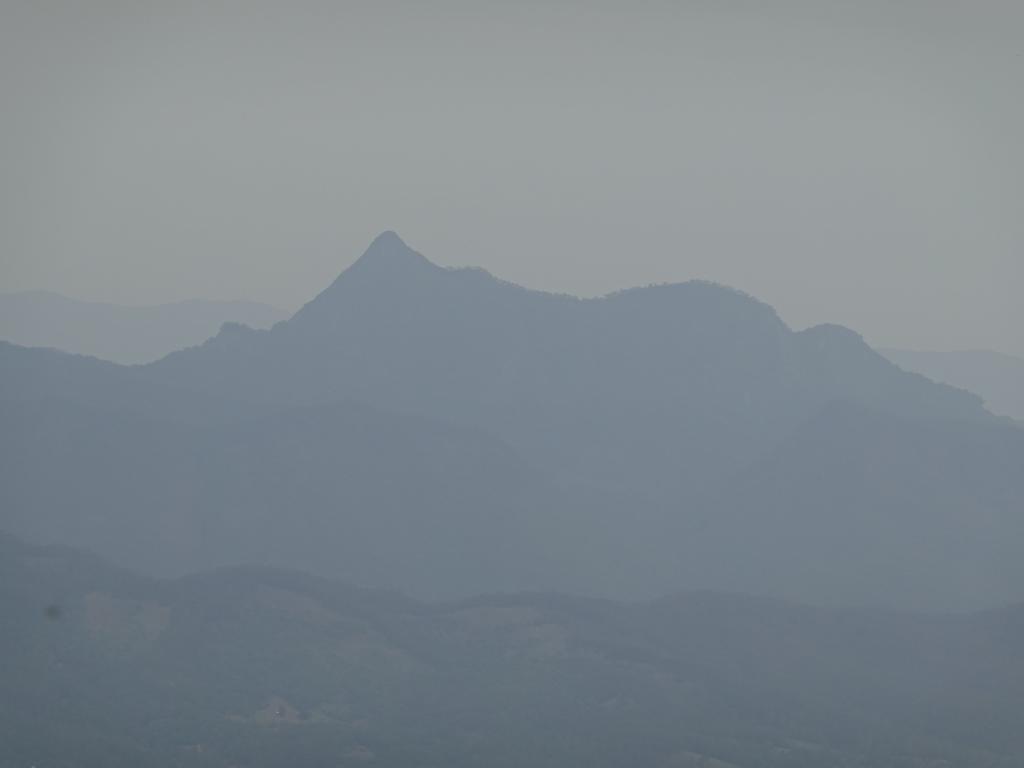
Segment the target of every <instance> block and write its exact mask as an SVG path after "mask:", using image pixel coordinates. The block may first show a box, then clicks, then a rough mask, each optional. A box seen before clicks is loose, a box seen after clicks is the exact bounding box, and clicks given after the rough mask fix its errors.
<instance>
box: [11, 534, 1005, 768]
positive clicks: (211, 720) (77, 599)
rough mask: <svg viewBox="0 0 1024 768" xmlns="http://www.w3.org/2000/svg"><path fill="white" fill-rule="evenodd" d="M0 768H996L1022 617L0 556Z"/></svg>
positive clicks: (37, 554)
mask: <svg viewBox="0 0 1024 768" xmlns="http://www.w3.org/2000/svg"><path fill="white" fill-rule="evenodd" d="M0 614H2V616H3V619H4V621H3V623H2V625H0V626H2V628H0V679H2V680H3V694H4V695H3V696H0V745H2V748H0V768H23V767H24V766H38V767H39V768H53V767H55V766H72V765H73V766H76V767H79V768H121V767H122V766H123V767H124V768H129V767H131V768H136V767H137V766H146V767H147V768H162V767H163V766H166V767H167V768H170V767H171V766H174V767H175V768H192V767H196V768H205V767H207V766H225V765H239V766H241V765H245V766H249V767H250V768H262V767H266V768H271V767H273V768H277V767H278V766H283V765H295V766H309V767H310V768H320V767H321V766H356V765H374V766H381V767H382V768H405V767H406V766H422V767H423V768H441V767H442V766H444V768H463V767H465V768H468V767H469V766H492V767H494V768H518V767H519V766H524V765H531V766H533V765H537V766H583V765H586V766H593V768H603V767H608V768H611V767H612V766H616V767H618V766H623V765H643V766H665V767H666V768H669V767H671V768H738V766H755V765H756V766H763V767H764V768H782V767H783V766H784V767H785V768H793V767H794V766H797V767H806V768H817V767H818V766H825V765H827V766H837V767H838V768H854V767H856V768H861V767H862V766H872V767H873V768H925V767H927V768H937V767H938V766H954V765H955V766H965V767H970V768H975V767H976V768H1016V767H1017V766H1019V765H1020V756H1021V755H1022V754H1024V706H1022V704H1024V677H1022V675H1021V670H1022V669H1024V609H1022V608H1020V607H1008V608H1003V609H1000V610H998V611H990V612H984V613H977V614H971V615H963V616H950V615H925V614H898V613H893V612H889V611H876V610H863V609H856V610H850V609H848V610H837V609H831V608H812V607H806V606H801V605H797V604H792V603H786V602H779V601H774V600H766V599H758V598H750V597H740V596H734V595H724V594H713V593H688V594H680V595H676V596H672V597H668V598H665V599H662V600H658V601H655V602H648V603H615V602H609V601H601V600H584V599H579V598H569V597H564V596H558V595H544V594H528V595H503V596H480V597H476V598H474V599H472V600H467V601H461V602H456V603H444V604H424V603H418V602H414V601H412V600H408V599H406V598H404V597H402V596H400V595H397V594H394V593H384V592H372V591H364V590H357V589H353V588H351V587H346V586H343V585H340V584H337V583H332V582H329V581H324V580H321V579H316V578H312V577H309V576H306V575H303V574H300V573H296V572H282V571H274V570H269V569H262V568H244V569H230V570H221V571H217V572H214V573H207V574H201V575H195V576H191V577H188V578H185V579H180V580H176V581H154V580H151V579H148V578H144V577H140V576H136V575H134V574H132V573H128V572H125V571H121V570H116V569H113V568H111V567H110V566H108V565H106V564H104V563H103V562H101V561H99V560H97V559H96V558H94V557H92V556H87V555H84V554H81V553H78V552H73V551H66V550H63V549H57V548H41V547H30V546H27V545H25V544H23V543H20V542H18V541H16V540H14V539H11V538H9V537H2V536H0Z"/></svg>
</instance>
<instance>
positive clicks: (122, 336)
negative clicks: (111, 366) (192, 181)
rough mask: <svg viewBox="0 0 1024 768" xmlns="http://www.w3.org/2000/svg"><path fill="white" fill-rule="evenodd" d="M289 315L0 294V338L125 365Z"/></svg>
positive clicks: (258, 309) (237, 306)
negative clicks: (229, 326)
mask: <svg viewBox="0 0 1024 768" xmlns="http://www.w3.org/2000/svg"><path fill="white" fill-rule="evenodd" d="M287 316H288V314H287V313H286V312H284V311H282V310H280V309H277V308H275V307H271V306H268V305H267V304H259V303H256V302H252V301H201V300H190V301H180V302H175V303H173V304H160V305H158V306H151V307H125V306H119V305H116V304H102V303H98V302H91V301H79V300H77V299H70V298H68V297H66V296H61V295H60V294H57V293H49V292H46V291H26V292H23V293H4V294H0V339H3V340H5V341H9V342H12V343H14V344H20V345H22V346H26V347H48V348H52V349H59V350H61V351H63V352H72V353H74V354H78V355H89V356H91V357H98V358H100V359H102V360H112V361H113V362H116V363H124V364H126V365H130V364H135V363H148V362H152V361H153V360H158V359H159V358H161V357H163V356H164V355H166V354H168V353H170V352H173V351H174V350H176V349H184V348H185V347H191V346H194V345H196V344H202V343H203V342H204V341H206V340H207V339H208V338H210V337H211V336H213V335H215V334H216V333H217V332H218V331H219V330H220V327H221V326H222V325H223V324H224V323H228V322H231V323H241V324H243V325H247V326H249V327H251V328H269V327H270V326H272V325H273V324H274V323H276V322H279V321H281V320H284V319H285V318H286V317H287Z"/></svg>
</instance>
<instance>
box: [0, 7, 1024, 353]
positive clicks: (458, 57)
mask: <svg viewBox="0 0 1024 768" xmlns="http://www.w3.org/2000/svg"><path fill="white" fill-rule="evenodd" d="M1022 27H1024V4H1021V3H1018V2H1003V3H997V2H970V3H968V2H960V3H945V2H924V1H923V0H921V1H917V0H914V1H911V2H888V1H887V2H880V1H877V0H874V1H872V2H858V3H855V2H847V3H831V2H806V3H791V2H774V3H755V2H728V3H722V2H710V1H708V2H689V3H628V4H627V3H600V2H571V3H570V2H566V3H555V4H548V3H544V4H541V3H533V2H525V3H483V2H472V3H471V2H466V3H457V2H450V1H449V0H444V1H442V2H433V3H395V2H373V3H340V2H293V3H264V2H245V3H241V2H237V3H229V2H219V3H186V2H180V3H170V2H164V3H145V2H110V1H108V0H94V1H93V2H90V3H77V2H48V3H39V2H25V1H22V2H16V1H14V0H6V2H3V4H2V6H0V110H2V113H3V115H4V118H3V130H2V132H0V283H2V285H3V289H4V290H7V291H13V290H24V289H47V290H54V291H59V292H62V293H65V294H68V295H72V296H76V297H81V298H86V299H93V300H102V301H112V302H119V303H131V304H139V303H157V302H167V301H174V300H179V299H183V298H196V297H210V298H245V299H252V300H258V301H265V302H268V303H271V304H275V305H278V306H284V307H290V308H295V307H297V306H298V305H300V304H301V303H302V302H304V301H306V300H308V299H309V298H311V297H312V296H313V295H315V294H316V293H317V292H318V291H319V290H320V289H322V288H323V287H324V286H325V285H327V284H328V283H329V282H330V281H331V279H332V278H333V277H334V276H335V275H336V274H337V273H338V272H339V271H341V269H343V268H344V267H345V266H347V265H348V263H350V262H351V261H352V260H353V259H354V258H356V257H357V256H358V255H359V254H360V253H361V252H362V250H363V248H364V247H365V246H366V244H367V243H368V242H369V241H370V239H371V238H372V237H373V236H374V235H375V234H376V233H378V232H379V231H381V230H384V229H396V230H398V231H399V232H401V233H402V235H403V236H404V237H405V238H406V240H407V241H408V242H409V243H410V244H411V245H413V246H414V247H416V248H417V249H419V250H421V251H422V252H424V253H425V254H427V255H428V256H430V257H431V258H432V259H434V260H435V261H438V262H440V263H443V264H474V265H480V266H484V267H486V268H488V269H490V270H491V271H493V272H494V273H496V274H498V275H500V276H501V277H504V278H507V279H510V280H513V281H515V282H519V283H522V284H525V285H528V286H531V287H537V288H544V289H549V290H556V291H567V292H572V293H578V294H597V293H603V292H606V291H609V290H613V289H616V288H619V287H624V286H628V285H635V284H642V283H649V282H661V281H676V280H685V279H689V278H693V277H702V278H709V279H712V280H717V281H720V282H724V283H728V284H731V285H734V286H737V287H740V288H742V289H744V290H746V291H749V292H751V293H753V294H755V295H757V296H758V297H759V298H761V299H763V300H765V301H767V302H769V303H771V304H773V305H775V306H776V307H777V308H778V309H779V311H780V313H781V315H782V316H783V318H785V319H786V320H787V321H788V322H790V323H791V324H792V325H794V326H797V327H802V326H805V325H809V324H813V323H818V322H822V321H832V322H838V323H843V324H846V325H849V326H851V327H854V328H856V329H857V330H858V331H860V332H862V333H864V334H865V336H866V338H867V339H868V340H869V341H870V342H872V343H876V344H884V345H889V346H902V347H917V348H939V349H950V348H958V347H988V348H995V349H999V350H1002V351H1004V352H1009V353H1014V354H1018V355H1020V354H1024V333H1022V331H1021V330H1020V329H1022V328H1024V301H1021V300H1020V292H1021V286H1022V284H1024V266H1022V262H1024V150H1022V149H1021V143H1020V136H1022V135H1024V99H1021V98H1020V85H1021V81H1022V76H1024V55H1022V45H1021V42H1020V41H1021V39H1024V29H1022Z"/></svg>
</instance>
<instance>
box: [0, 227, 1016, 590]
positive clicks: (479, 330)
mask: <svg viewBox="0 0 1024 768" xmlns="http://www.w3.org/2000/svg"><path fill="white" fill-rule="evenodd" d="M0 434H2V435H3V437H2V438H0V452H2V453H0V459H2V461H0V489H2V490H0V493H2V496H3V498H2V501H3V504H2V512H0V515H2V516H0V526H2V527H3V528H6V529H9V530H10V531H12V532H14V533H16V534H18V535H21V536H24V537H26V538H28V539H30V540H33V541H39V542H52V543H61V544H72V545H79V546H86V547H89V548H91V549H94V550H96V551H98V552H101V553H103V554H104V555H106V556H108V557H110V558H112V559H113V560H114V561H116V562H118V563H121V564H126V565H131V566H133V567H137V568H141V569H145V570H147V571H150V572H155V573H160V574H168V575H173V574H180V573H185V572H190V571H193V570H197V569H202V568H206V567H209V566H215V565H229V564H237V563H265V564H271V565H278V566H287V567H297V568H303V569H309V570H312V571H314V572H316V573H318V574H321V575H326V576H332V577H341V578H344V579H346V580H349V581H351V582H353V583H357V584H362V585H368V586H385V587H394V588H399V589H403V590H407V591H410V592H413V593H415V594H418V595H422V596H435V597H436V596H441V597H452V596H464V595H468V594H472V593H478V592H481V591H494V590H511V591H516V590H522V589H531V590H534V589H536V590H549V589H558V590H567V591H571V592H576V593H587V594H592V595H600V596H618V597H650V596H657V595H663V594H666V593H670V592H674V591H677V590H679V589H691V588H712V589H718V588H727V589H730V590H737V591H747V592H758V593H762V594H767V595H774V596H782V597H791V598H798V599H801V600H809V601H813V602H820V603H875V604H877V603H884V604H892V605H899V606H910V607H916V608H929V607H930V608H943V609H945V608H974V607H983V606H990V605H996V604H1000V603H1003V602H1006V601H1012V600H1019V599H1024V562H1022V561H1024V558H1020V557H1019V552H1018V551H1017V549H1018V548H1017V546H1016V542H1019V541H1021V540H1022V536H1024V512H1022V510H1021V502H1020V500H1021V499H1022V498H1024V431H1022V430H1020V429H1019V428H1017V427H1015V426H1014V425H1012V424H1010V423H1009V422H1007V421H1005V420H1001V419H999V418H996V417H994V416H992V415H991V414H990V413H988V412H987V411H986V410H985V409H984V408H983V407H982V404H981V401H980V399H979V398H978V397H976V396H974V395H971V394H969V393H967V392H964V391H962V390H957V389H954V388H952V387H948V386H944V385H940V384H937V383H934V382H932V381H929V380H928V379H925V378H924V377H922V376H919V375H915V374H910V373H906V372H904V371H902V370H900V369H899V368H897V367H896V366H895V365H893V364H891V363H890V362H888V361H887V360H886V359H884V358H883V357H881V356H880V355H878V354H876V353H875V352H874V351H873V350H871V349H870V348H869V347H868V346H867V345H866V344H865V343H864V342H863V340H862V339H861V338H860V337H859V336H857V335H856V334H855V333H853V332H852V331H849V330H847V329H844V328H841V327H838V326H819V327H816V328H812V329H809V330H806V331H802V332H793V331H791V330H790V329H789V328H788V327H787V326H786V325H785V324H784V323H783V322H782V321H781V320H780V319H779V318H778V316H777V315H776V313H775V312H774V311H773V310H772V309H771V308H770V307H768V306H766V305H765V304H762V303H760V302H758V301H756V300H754V299H752V298H750V297H748V296H746V295H744V294H742V293H740V292H737V291H734V290H731V289H727V288H722V287H720V286H716V285H712V284H708V283H699V282H694V283H685V284H681V285H665V286H653V287H648V288H642V289H633V290H628V291H623V292H620V293H617V294H613V295H611V296H608V297H605V298H601V299H588V300H580V299H574V298H571V297H566V296H558V295H551V294H545V293H539V292H535V291H528V290H525V289H523V288H520V287H517V286H514V285H511V284H509V283H506V282H502V281H499V280H496V279H494V278H492V277H491V276H490V275H488V274H487V273H486V272H484V271H482V270H476V269H472V270H467V269H454V270H453V269H443V268H440V267H437V266H435V265H434V264H432V263H431V262H429V261H428V260H427V259H425V258H424V257H423V256H421V255H419V254H417V253H415V252H414V251H412V250H410V249H409V248H408V247H407V246H406V245H405V244H404V243H403V242H402V241H401V240H400V239H399V238H398V236H397V235H395V234H393V233H385V234H383V235H381V236H380V237H379V238H378V239H377V240H375V241H374V243H373V244H372V245H371V246H370V248H369V249H368V250H367V252H366V253H365V254H364V255H363V256H362V257H361V258H360V259H359V260H358V261H357V262H356V263H355V264H354V265H353V266H352V267H351V268H349V269H348V270H346V271H345V272H344V273H343V274H341V275H340V276H339V277H338V278H337V280H335V281H334V283H332V284H331V285H330V286H329V287H328V288H327V289H326V290H325V291H323V292H322V293H321V294H320V295H319V296H317V297H316V298H315V299H314V300H313V301H311V302H310V303H309V304H307V305H306V306H305V307H304V308H302V309H301V310H300V311H299V312H298V313H296V314H295V316H294V317H292V318H291V319H290V320H288V321H285V322H281V323H278V324H277V325H275V326H274V327H273V328H271V329H269V330H265V331H257V330H252V329H248V328H244V327H242V326H225V328H224V329H223V330H222V331H221V333H220V334H218V335H217V336H216V337H215V338H213V339H211V340H210V341H208V342H207V343H205V344H203V345H202V346H199V347H195V348H190V349H186V350H182V351H180V352H176V353H174V354H171V355H169V356H167V357H166V358H164V359H162V360H160V361H158V362H156V363H153V364H151V365H147V366H141V367H132V368H125V367H121V366H117V365H113V364H108V363H102V362H100V361H97V360H91V359H85V358H79V357H74V356H70V355H63V354H59V353H56V352H51V351H45V350H37V349H24V348H19V347H15V346H13V345H6V344H5V345H0Z"/></svg>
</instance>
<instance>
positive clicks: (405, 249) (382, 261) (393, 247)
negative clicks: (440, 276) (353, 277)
mask: <svg viewBox="0 0 1024 768" xmlns="http://www.w3.org/2000/svg"><path fill="white" fill-rule="evenodd" d="M433 266H434V265H433V264H432V263H431V262H430V261H429V260H428V259H427V258H426V257H425V256H423V255H422V254H420V253H417V252H416V251H414V250H413V249H412V248H410V247H409V246H408V245H406V244H405V241H404V240H402V238H400V237H399V236H398V234H397V233H396V232H394V231H393V230H390V229H389V230H387V231H385V232H381V233H380V234H379V235H377V237H375V238H374V240H373V242H372V243H370V247H369V248H367V249H366V251H365V252H364V253H363V255H362V256H360V257H359V258H358V259H357V260H356V261H355V263H354V264H353V265H352V266H351V267H350V268H349V270H348V271H351V272H363V271H371V270H372V272H373V273H374V274H381V275H387V274H397V273H399V272H402V271H405V270H409V269H423V268H424V267H433Z"/></svg>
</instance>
